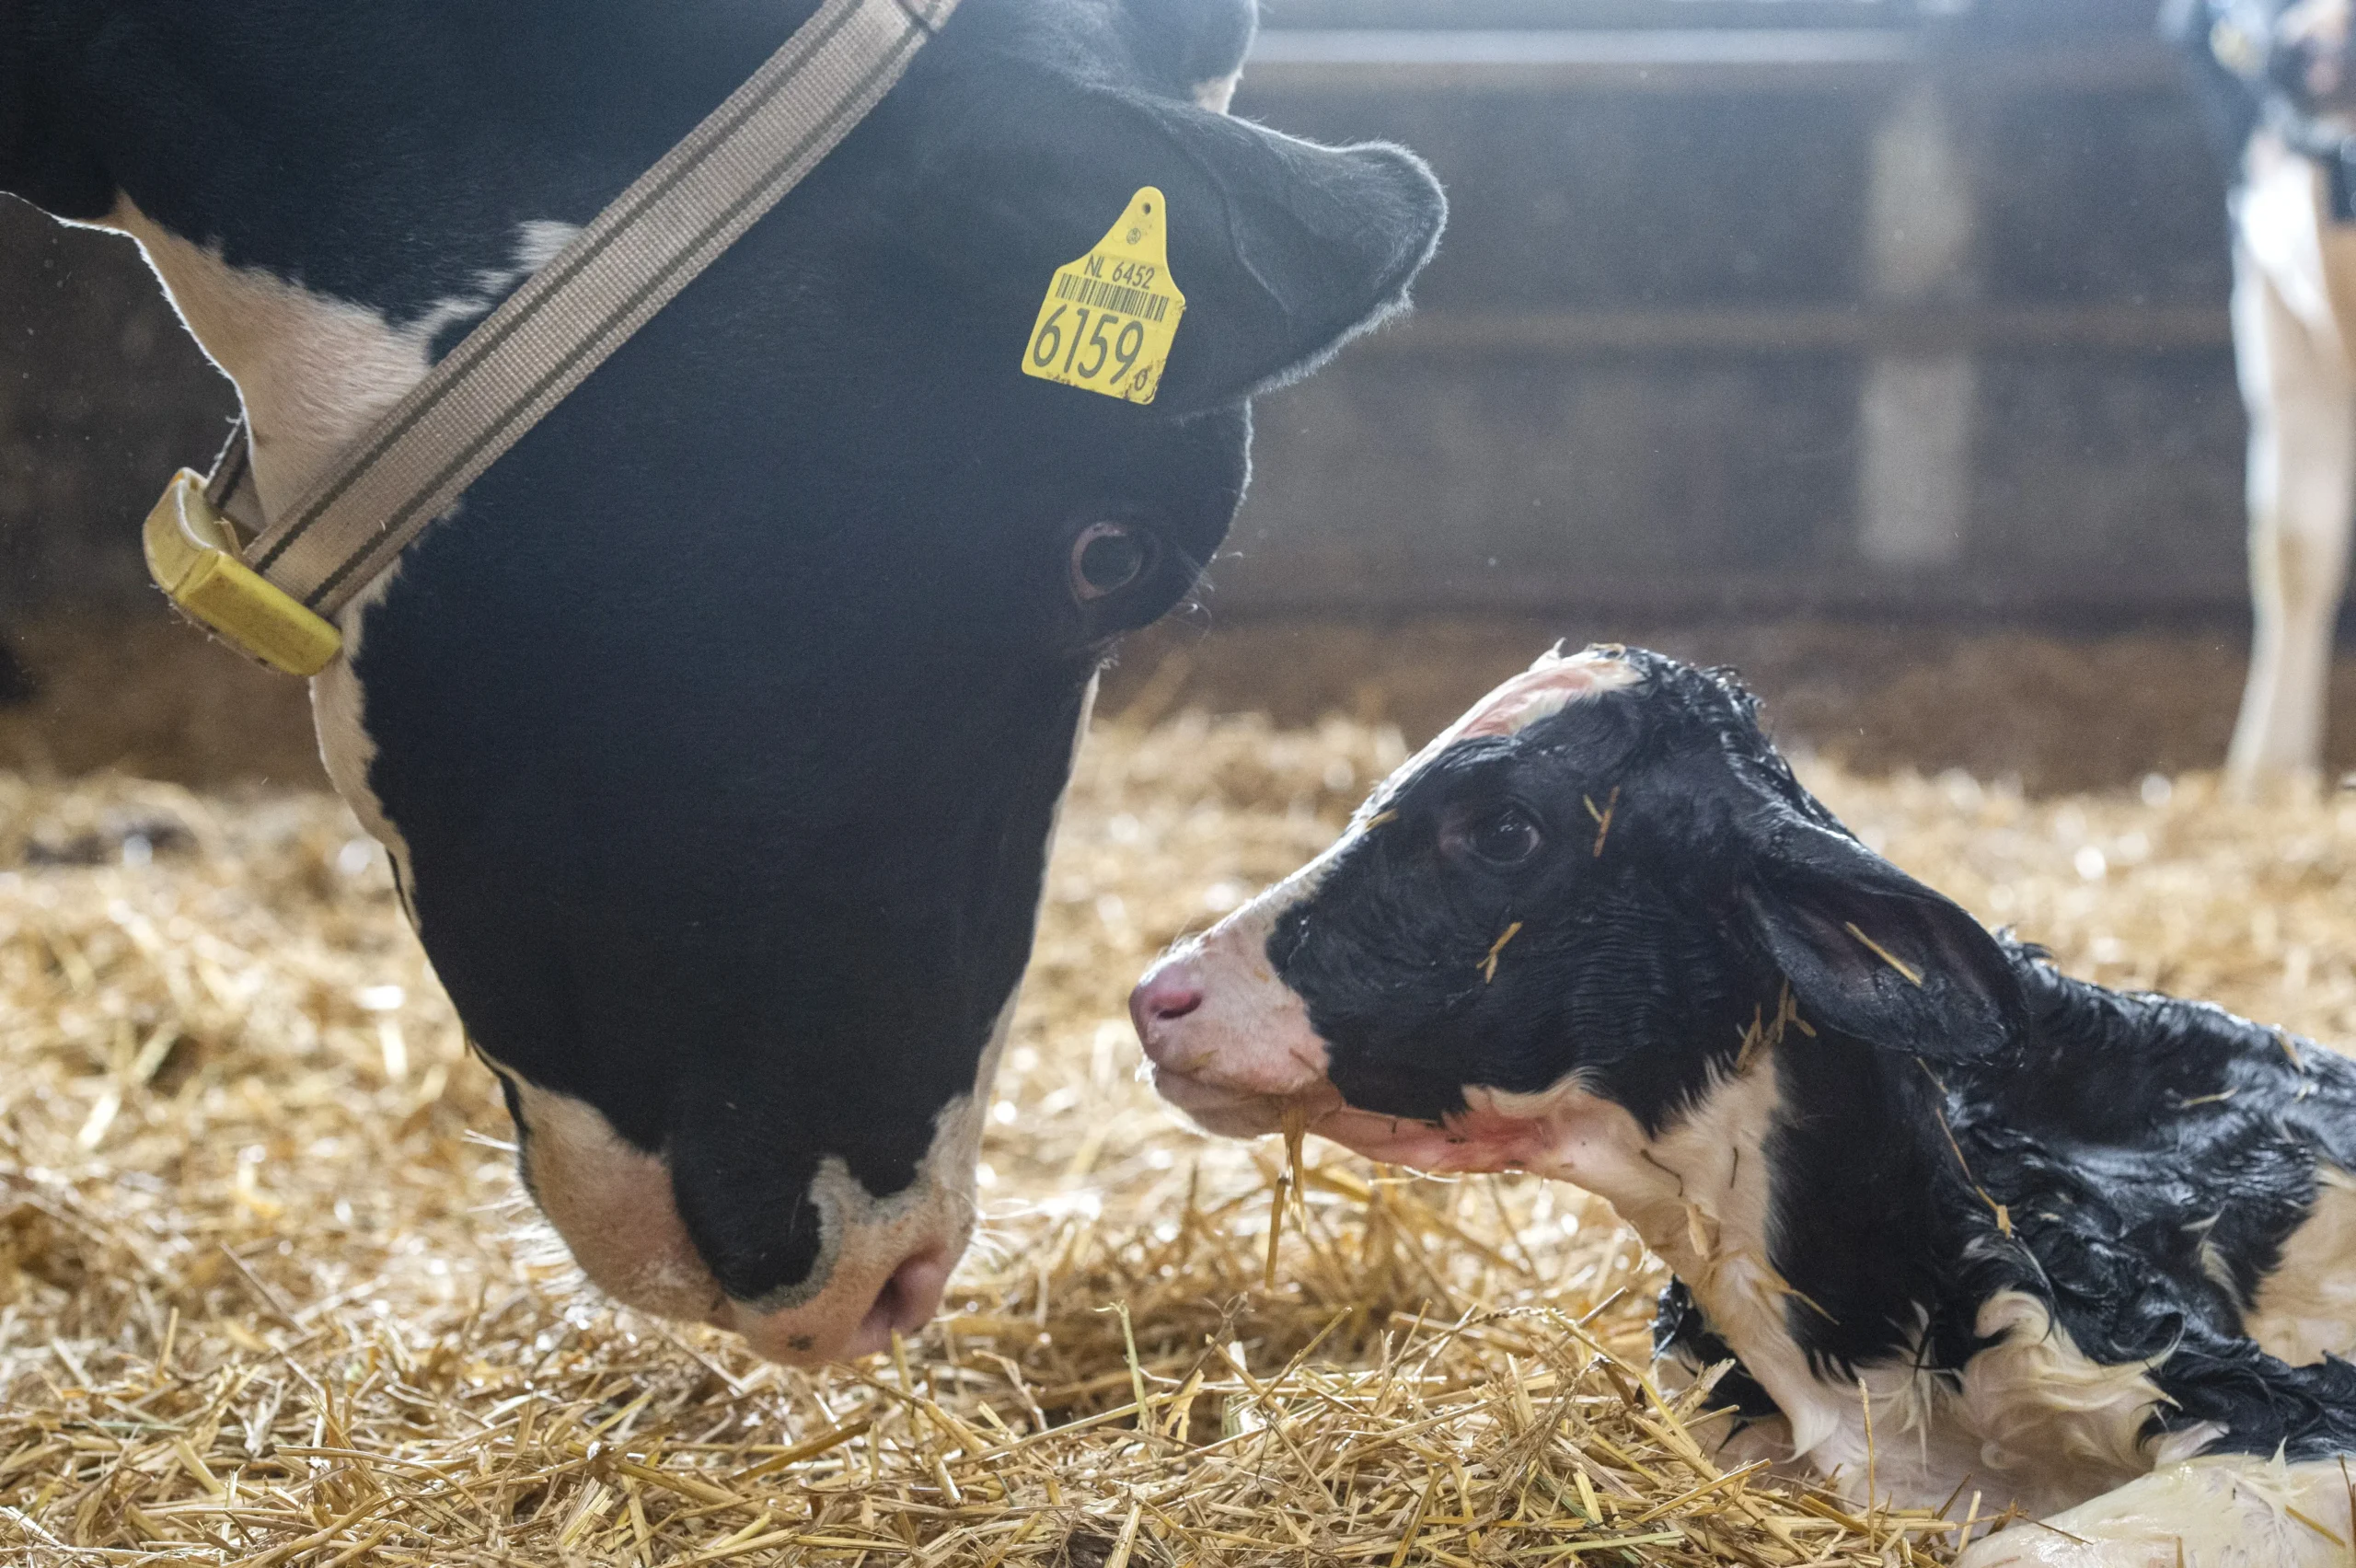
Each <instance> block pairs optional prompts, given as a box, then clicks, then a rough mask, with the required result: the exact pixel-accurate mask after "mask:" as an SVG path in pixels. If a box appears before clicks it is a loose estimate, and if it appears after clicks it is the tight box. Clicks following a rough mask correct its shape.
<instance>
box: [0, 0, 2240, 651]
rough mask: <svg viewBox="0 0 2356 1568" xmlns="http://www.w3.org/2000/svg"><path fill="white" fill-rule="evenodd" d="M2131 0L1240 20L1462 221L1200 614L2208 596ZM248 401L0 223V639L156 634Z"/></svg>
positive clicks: (2157, 100) (130, 310)
mask: <svg viewBox="0 0 2356 1568" xmlns="http://www.w3.org/2000/svg"><path fill="white" fill-rule="evenodd" d="M2149 8H2150V7H2149V6H2147V5H2146V4H2145V0H1983V3H1982V4H1981V6H1978V7H1977V8H1976V9H1975V8H1973V7H1970V6H1954V5H1947V6H1931V5H1914V4H1906V5H1900V4H1898V3H1896V0H1821V3H1819V0H1777V3H1775V4H1773V5H1765V4H1759V3H1757V0H1678V3H1677V4H1675V5H1667V4H1664V3H1663V0H1269V4H1268V6H1267V9H1268V12H1269V16H1270V20H1271V23H1272V29H1271V31H1270V32H1269V33H1268V34H1267V35H1266V37H1265V41H1264V45H1263V48H1262V52H1261V53H1262V58H1261V60H1260V61H1259V62H1258V63H1256V64H1255V66H1254V68H1253V74H1252V75H1250V76H1249V77H1248V78H1247V84H1246V92H1245V96H1244V97H1243V98H1242V100H1241V102H1240V104H1239V108H1240V109H1241V110H1242V111H1243V112H1246V113H1250V114H1253V115H1254V116H1256V117H1259V118H1262V119H1265V120H1266V121H1270V122H1272V123H1274V124H1276V125H1279V126H1283V127H1285V128H1288V129H1290V130H1295V131H1298V132H1300V133H1305V134H1310V135H1316V136H1321V137H1327V138H1353V137H1362V136H1384V137H1391V138H1395V139H1397V140H1400V141H1403V142H1405V143H1407V144H1410V145H1412V146H1415V147H1416V148H1417V149H1419V150H1420V151H1422V152H1424V153H1425V154H1426V156H1429V157H1430V158H1431V159H1432V161H1433V162H1434V163H1435V164H1436V165H1437V166H1438V168H1439V170H1440V172H1441V174H1442V176H1443V178H1444V179H1446V180H1447V182H1448V184H1449V189H1450V190H1451V192H1452V196H1453V200H1454V202H1455V213H1456V217H1455V222H1454V225H1453V227H1452V229H1451V231H1450V234H1449V238H1448V241H1447V245H1446V247H1445V248H1444V250H1443V252H1442V254H1441V256H1440V258H1439V259H1438V262H1437V263H1436V264H1435V265H1434V267H1433V269H1432V271H1431V272H1430V274H1429V276H1428V278H1427V281H1426V283H1425V284H1424V286H1423V288H1422V290H1421V292H1420V306H1421V308H1420V310H1419V312H1418V314H1417V316H1416V317H1415V318H1414V319H1413V320H1412V321H1410V322H1408V323H1406V324H1404V325H1403V326H1401V327H1398V328H1395V329H1391V330H1389V331H1386V332H1385V333H1383V334H1382V335H1380V337H1378V338H1376V339H1373V340H1369V341H1367V342H1365V343H1362V344H1360V345H1358V346H1357V347H1356V348H1354V349H1353V350H1352V351H1351V352H1349V353H1347V354H1346V355H1345V356H1344V358H1343V359H1342V360H1341V361H1340V362H1339V363H1337V364H1335V365H1334V366H1333V367H1332V368H1330V369H1328V370H1327V371H1325V372H1324V373H1322V375H1320V376H1318V377H1317V378H1315V379H1313V380H1311V381H1310V382H1308V383H1306V384H1304V385H1303V386H1299V387H1298V388H1295V389H1292V390H1289V391H1287V392H1284V393H1281V394H1278V395H1276V396H1274V397H1272V398H1268V399H1266V400H1265V402H1264V403H1263V405H1262V408H1261V410H1260V427H1261V432H1262V440H1261V444H1260V448H1259V474H1260V478H1259V480H1258V484H1257V488H1256V490H1255V491H1254V493H1253V498H1252V500H1251V502H1250V503H1249V505H1248V507H1247V511H1246V513H1245V515H1244V517H1243V519H1242V523H1241V525H1240V526H1239V528H1238V530H1237V533H1236V536H1235V539H1234V548H1233V549H1232V550H1231V551H1230V554H1229V556H1228V557H1227V558H1226V559H1222V560H1221V561H1220V562H1219V563H1218V568H1217V571H1216V572H1215V574H1214V575H1215V583H1216V594H1215V597H1214V599H1213V603H1214V604H1216V605H1218V606H1219V607H1220V609H1221V611H1222V613H1230V614H1244V613H1250V612H1253V611H1277V610H1307V611H1312V612H1320V613H1322V612H1333V611H1344V612H1364V611H1368V610H1396V609H1449V610H1456V609H1472V610H1485V609H1491V608H1497V607H1512V608H1535V609H1551V608H1556V607H1563V606H1573V605H1576V606H1599V605H1600V606H1606V607H1614V606H1629V607H1636V608H1642V609H1645V610H1646V611H1648V612H1659V611H1669V612H1684V611H1691V610H1700V611H1711V610H1716V609H1723V608H1729V607H1731V608H1738V609H1743V610H1773V611H1790V610H1801V609H1811V608H1821V609H1845V608H1864V609H1868V610H1888V609H1900V608H1912V609H1922V608H1933V609H1952V610H1961V611H1967V612H1970V613H1975V614H1978V613H1993V614H1996V615H1999V616H2019V617H2027V616H2044V617H2051V616H2060V617H2064V618H2067V617H2078V616H2085V615H2088V614H2091V613H2095V612H2100V613H2101V614H2104V615H2106V616H2118V615H2122V614H2124V615H2129V616H2133V615H2139V614H2141V615H2169V614H2175V613H2177V612H2179V611H2181V610H2183V609H2185V608H2187V607H2193V608H2201V609H2215V608H2223V607H2230V606H2231V605H2235V604H2236V603H2238V601H2239V599H2240V596H2241V594H2242V587H2241V564H2240V546H2239V541H2238V534H2239V528H2240V502H2239V497H2238V490H2239V482H2240V481H2239V463H2240V458H2239V444H2240V441H2241V419H2240V412H2239V409H2238V407H2237V404H2236V401H2235V394H2234V389H2233V382H2232V374H2231V359H2230V352H2229V349H2228V345H2227V342H2226V337H2225V321H2224V316H2223V296H2224V290H2225V284H2226V272H2225V254H2224V247H2223V225H2222V219H2221V215H2220V213H2221V191H2220V188H2219V182H2218V179H2217V177H2216V173H2215V169H2214V166H2213V160H2212V157H2211V156H2210V153H2209V151H2208V149H2207V147H2206V146H2205V144H2204V143H2203V141H2202V139H2201V133H2200V123H2199V121H2198V119H2197V117H2196V115H2195V114H2194V112H2193V110H2192V107H2191V105H2190V103H2189V100H2188V99H2187V98H2185V96H2184V95H2183V93H2182V91H2181V89H2180V87H2179V86H2178V85H2177V79H2176V75H2175V70H2174V65H2173V62H2171V61H2170V60H2169V59H2168V58H2167V56H2166V54H2165V52H2164V51H2162V50H2161V49H2159V48H2158V46H2157V45H2156V44H2154V43H2153V42H2152V41H2151V40H2150V39H2149V38H2148V36H2147V34H2148V27H2149V22H2148V11H2149ZM1947 12H1959V13H1960V15H1959V16H1957V15H1945V14H1944V13H1947ZM1925 13H1941V14H1938V15H1931V16H1929V17H1926V15H1925ZM1662 17H1671V18H1673V19H1675V20H1676V21H1677V22H1679V23H1680V26H1679V27H1677V28H1674V29H1666V30H1662V29H1652V30H1649V31H1644V32H1641V33H1638V32H1632V31H1630V30H1629V29H1632V28H1633V27H1634V24H1637V23H1643V22H1657V21H1658V20H1660V19H1661V18H1662ZM1762 18H1763V19H1765V20H1767V21H1769V22H1772V23H1773V26H1772V27H1771V28H1768V29H1750V30H1744V29H1734V30H1732V31H1727V30H1720V31H1715V32H1712V31H1705V30H1703V29H1702V28H1701V26H1700V24H1704V23H1708V24H1715V23H1721V22H1729V21H1731V22H1746V21H1747V22H1757V21H1759V20H1761V19H1762ZM1344 26H1346V29H1347V30H1332V29H1338V28H1342V27H1344ZM1443 28H1445V29H1452V30H1450V31H1448V32H1446V33H1442V32H1438V31H1435V30H1433V29H1443ZM1321 29H1324V30H1321ZM1369 29H1373V30H1369ZM1383 29H1392V30H1390V31H1387V32H1386V31H1384V30H1383ZM1466 29H1522V30H1520V31H1519V32H1516V33H1513V34H1510V35H1507V34H1505V33H1485V34H1477V35H1476V34H1474V33H1472V32H1468V31H1467V30H1466ZM1468 40H1470V42H1471V44H1472V45H1474V46H1475V47H1472V48H1470V50H1469V52H1468V49H1467V42H1468ZM1484 40H1486V41H1485V42H1484ZM232 408H233V403H232V400H231V398H229V396H228V393H227V389H226V387H225V384H224V383H222V382H221V380H220V378H219V377H218V376H217V375H214V373H213V372H212V371H211V369H210V368H209V367H208V366H207V365H206V364H205V363H204V362H203V361H202V358H201V356H199V355H198V354H197V353H196V352H195V351H194V349H193V348H192V346H191V345H190V344H189V343H188V341H187V340H186V338H185V336H184V335H183V334H182V333H181V332H180V331H179V329H178V326H177V324H176V323H175V322H174V321H173V320H172V318H171V317H170V314H169V312H168V310H167V308H166V307H165V306H164V305H163V303H162V301H161V299H160V296H159V295H158V294H157V292H156V288H155V285H154V283H153V281H152V280H151V279H150V278H149V277H148V275H147V273H146V271H145V270H144V267H142V266H141V265H140V264H139V263H138V261H137V259H136V257H135V254H134V253H133V251H132V250H131V248H129V247H128V246H127V245H125V244H124V243H122V242H121V241H120V240H117V239H114V238H111V237H110V236H100V235H95V234H89V233H82V232H73V231H67V230H64V229H60V228H58V227H56V226H55V225H50V224H48V223H47V222H46V221H44V220H42V219H40V217H38V216H37V215H36V214H33V213H29V212H28V211H27V210H25V209H23V208H21V207H18V206H16V205H14V204H13V203H9V202H5V201H0V618H7V617H26V616H29V615H33V614H38V613H41V612H44V611H47V610H52V609H55V608H58V607H61V606H68V605H95V606H100V607H109V606H111V607H123V606H129V605H142V604H144V605H149V606H150V607H151V608H152V596H151V595H149V594H147V593H146V591H145V590H144V586H143V577H142V572H141V570H140V567H139V562H138V558H137V549H136V527H135V525H136V520H137V518H138V516H139V515H140V513H142V512H143V510H144V507H145V505H146V504H147V502H149V500H150V499H151V498H152V497H153V495H154V494H155V492H156V490H157V489H158V487H159V486H160V484H161V483H162V481H163V479H164V478H166V477H167V475H168V474H169V472H170V470H171V469H172V468H173V467H176V466H178V465H179V464H181V463H184V462H195V463H202V461H204V460H205V459H206V458H208V457H209V455H210V454H211V453H212V452H213V451H214V448H215V447H216V446H217V444H218V442H219V438H220V434H221V432H222V429H223V421H225V418H226V416H227V415H228V414H229V412H230V411H231V409H232Z"/></svg>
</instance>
